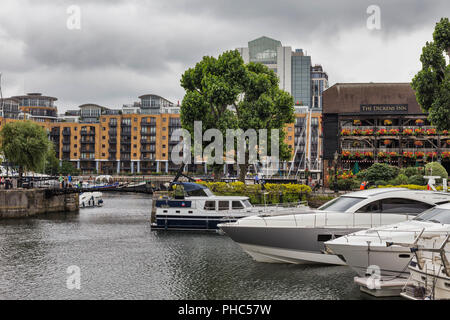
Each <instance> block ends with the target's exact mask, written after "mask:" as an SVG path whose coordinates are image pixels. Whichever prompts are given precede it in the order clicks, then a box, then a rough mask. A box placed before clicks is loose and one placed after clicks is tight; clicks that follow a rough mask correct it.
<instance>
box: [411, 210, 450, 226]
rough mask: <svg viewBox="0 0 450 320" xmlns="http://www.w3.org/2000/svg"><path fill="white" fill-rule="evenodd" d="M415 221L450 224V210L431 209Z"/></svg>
mask: <svg viewBox="0 0 450 320" xmlns="http://www.w3.org/2000/svg"><path fill="white" fill-rule="evenodd" d="M414 220H418V221H428V222H435V223H442V224H450V210H449V209H442V208H431V209H429V210H427V211H425V212H424V213H422V214H421V215H419V216H417V217H415V218H414Z"/></svg>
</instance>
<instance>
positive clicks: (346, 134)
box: [341, 129, 351, 136]
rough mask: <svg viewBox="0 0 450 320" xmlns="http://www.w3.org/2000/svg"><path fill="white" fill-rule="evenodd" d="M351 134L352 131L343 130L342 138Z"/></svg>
mask: <svg viewBox="0 0 450 320" xmlns="http://www.w3.org/2000/svg"><path fill="white" fill-rule="evenodd" d="M350 133H351V131H350V129H342V131H341V136H349V135H350Z"/></svg>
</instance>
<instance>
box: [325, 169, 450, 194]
mask: <svg viewBox="0 0 450 320" xmlns="http://www.w3.org/2000/svg"><path fill="white" fill-rule="evenodd" d="M431 175H433V176H439V177H441V178H440V179H437V181H436V183H437V184H442V178H445V179H447V178H448V173H447V171H446V170H445V168H444V167H443V166H442V165H441V164H440V163H438V162H430V163H427V164H426V165H425V166H424V167H419V166H418V167H407V168H401V169H400V168H398V167H394V166H390V165H388V164H386V163H374V164H373V165H372V166H370V167H369V168H367V169H365V170H362V171H360V172H358V173H356V174H354V173H353V172H352V171H340V172H338V176H337V177H338V179H337V185H338V189H339V190H346V191H349V190H355V189H359V186H360V184H361V182H362V181H368V182H369V187H392V186H394V187H399V188H400V187H401V188H409V189H416V190H426V188H427V187H426V184H427V181H426V180H425V179H424V178H423V176H431ZM328 183H329V185H330V186H331V187H332V186H333V185H334V174H333V173H332V172H330V174H329V179H328ZM439 189H440V190H442V186H440V187H439Z"/></svg>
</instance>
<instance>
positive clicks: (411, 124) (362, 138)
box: [323, 83, 450, 170]
mask: <svg viewBox="0 0 450 320" xmlns="http://www.w3.org/2000/svg"><path fill="white" fill-rule="evenodd" d="M323 128H324V129H323V138H324V139H323V141H324V142H323V158H324V170H327V168H331V167H333V166H334V163H335V161H337V162H338V164H339V167H342V168H343V169H351V168H353V166H354V165H355V163H356V162H358V165H359V167H360V168H362V169H363V168H366V167H368V166H370V165H371V164H372V163H374V162H387V163H390V164H392V165H396V166H400V167H402V166H403V167H404V166H411V165H416V166H417V165H419V166H421V165H423V164H425V163H426V162H430V161H439V162H441V163H442V165H444V167H446V169H447V170H449V169H450V135H449V133H448V132H447V131H438V130H437V129H436V128H435V127H433V126H431V125H430V123H429V122H428V121H427V115H426V114H424V113H423V111H422V110H421V108H420V106H419V105H418V103H417V101H416V97H415V94H414V91H413V89H412V88H411V86H410V84H409V83H337V84H335V85H334V86H332V87H330V88H329V89H327V90H326V91H325V92H324V93H323Z"/></svg>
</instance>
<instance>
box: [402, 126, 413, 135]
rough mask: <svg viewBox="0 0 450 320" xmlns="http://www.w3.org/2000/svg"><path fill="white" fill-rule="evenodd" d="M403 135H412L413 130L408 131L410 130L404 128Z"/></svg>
mask: <svg viewBox="0 0 450 320" xmlns="http://www.w3.org/2000/svg"><path fill="white" fill-rule="evenodd" d="M402 133H403V135H412V134H413V130H412V129H410V128H406V129H403V132H402Z"/></svg>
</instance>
